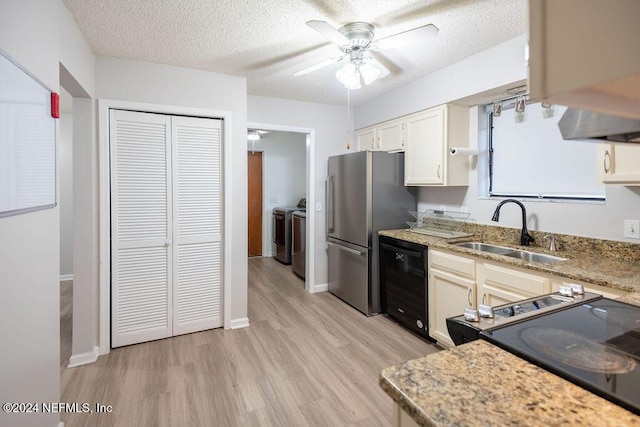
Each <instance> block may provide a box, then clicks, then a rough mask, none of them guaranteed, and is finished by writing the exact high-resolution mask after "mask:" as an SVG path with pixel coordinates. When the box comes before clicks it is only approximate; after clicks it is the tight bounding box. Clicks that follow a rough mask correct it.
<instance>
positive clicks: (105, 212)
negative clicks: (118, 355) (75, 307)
mask: <svg viewBox="0 0 640 427" xmlns="http://www.w3.org/2000/svg"><path fill="white" fill-rule="evenodd" d="M112 108H116V109H122V110H133V111H143V112H148V113H162V114H173V115H185V116H196V117H210V118H215V119H222V120H223V138H224V140H223V145H222V149H223V152H224V157H223V159H224V160H223V161H224V164H223V170H224V175H223V181H224V187H223V188H224V189H223V191H224V193H223V200H227V198H228V197H229V195H230V194H231V177H232V176H233V175H232V166H233V165H232V162H231V148H230V147H231V142H232V137H231V128H232V114H231V112H230V111H225V110H207V109H202V108H189V107H178V106H172V105H160V104H148V103H142V102H129V101H119V100H112V99H99V100H98V167H99V176H100V183H99V186H100V187H99V188H100V194H99V212H100V220H99V222H100V228H99V230H100V266H99V269H100V270H99V271H100V275H99V287H100V295H99V298H100V299H99V314H100V329H99V332H100V337H99V343H100V346H99V347H100V354H107V353H109V351H110V350H111V345H110V342H111V341H110V330H111V295H110V269H109V266H110V265H111V252H110V244H109V242H110V219H109V218H110V212H109V196H110V194H109V109H112ZM307 152H308V151H307ZM223 218H224V226H223V227H224V228H223V246H224V252H223V256H224V271H225V272H229V271H231V244H230V239H231V236H232V233H231V230H232V227H231V225H232V220H233V217H232V215H231V203H224V211H223ZM230 294H231V279H230V275H229V274H224V281H223V298H224V305H223V311H224V313H223V316H224V328H225V329H228V328H231V327H232V326H233V324H232V319H231V307H230V306H231V300H230Z"/></svg>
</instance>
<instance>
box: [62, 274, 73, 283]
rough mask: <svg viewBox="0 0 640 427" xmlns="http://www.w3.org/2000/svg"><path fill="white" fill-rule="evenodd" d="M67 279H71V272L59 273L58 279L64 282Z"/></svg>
mask: <svg viewBox="0 0 640 427" xmlns="http://www.w3.org/2000/svg"><path fill="white" fill-rule="evenodd" d="M67 280H73V274H61V275H60V281H61V282H66V281H67Z"/></svg>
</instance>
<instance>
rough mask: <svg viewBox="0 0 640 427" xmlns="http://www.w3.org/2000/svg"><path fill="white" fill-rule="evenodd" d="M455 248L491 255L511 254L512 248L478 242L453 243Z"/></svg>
mask: <svg viewBox="0 0 640 427" xmlns="http://www.w3.org/2000/svg"><path fill="white" fill-rule="evenodd" d="M454 245H456V246H461V247H463V248H469V249H473V250H475V251H482V252H489V253H492V254H498V255H502V254H506V253H508V252H513V250H514V249H513V248H505V247H503V246H496V245H490V244H488V243H480V242H464V243H454Z"/></svg>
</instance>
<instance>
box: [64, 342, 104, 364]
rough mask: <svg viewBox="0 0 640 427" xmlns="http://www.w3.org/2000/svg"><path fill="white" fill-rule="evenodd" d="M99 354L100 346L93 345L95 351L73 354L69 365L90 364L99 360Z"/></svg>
mask: <svg viewBox="0 0 640 427" xmlns="http://www.w3.org/2000/svg"><path fill="white" fill-rule="evenodd" d="M98 356H100V348H99V347H98V346H95V347H93V351H87V352H86V353H80V354H74V355H72V356H71V358H70V359H69V366H67V367H68V368H75V367H76V366H82V365H88V364H89V363H93V362H95V361H96V360H98Z"/></svg>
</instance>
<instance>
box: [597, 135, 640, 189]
mask: <svg viewBox="0 0 640 427" xmlns="http://www.w3.org/2000/svg"><path fill="white" fill-rule="evenodd" d="M597 158H598V161H597V163H596V168H597V171H598V178H599V179H600V181H601V182H603V183H605V184H624V185H634V186H635V185H640V144H629V143H623V144H604V143H601V144H599V147H598V157H597Z"/></svg>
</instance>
